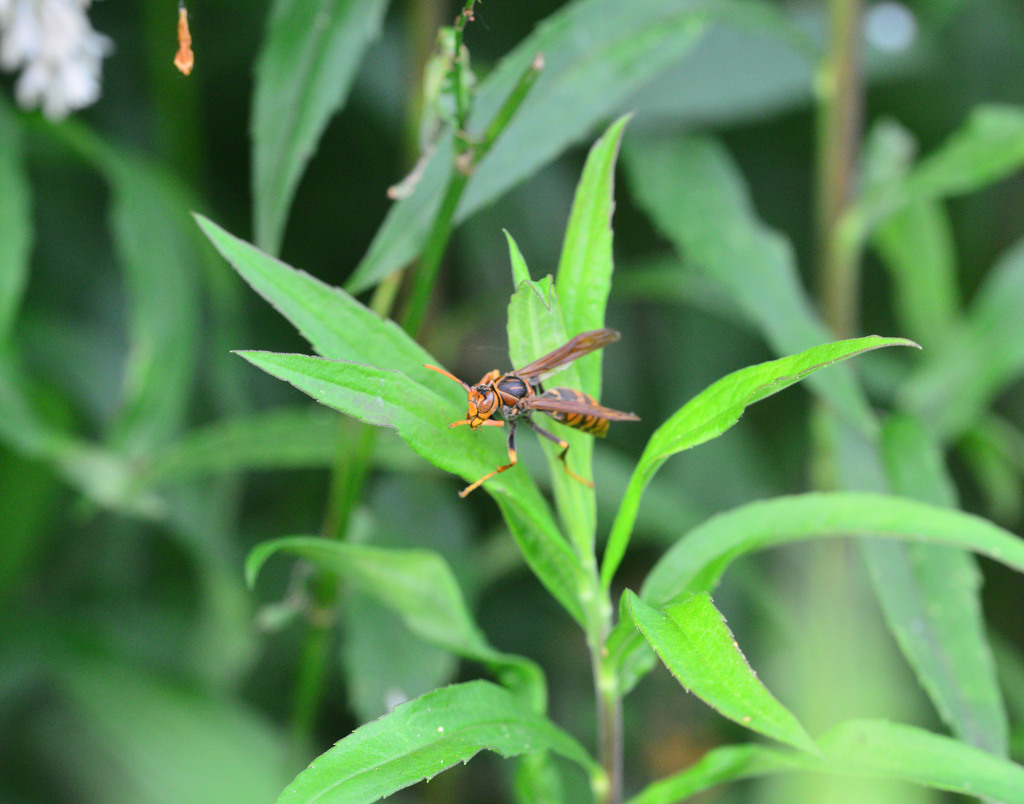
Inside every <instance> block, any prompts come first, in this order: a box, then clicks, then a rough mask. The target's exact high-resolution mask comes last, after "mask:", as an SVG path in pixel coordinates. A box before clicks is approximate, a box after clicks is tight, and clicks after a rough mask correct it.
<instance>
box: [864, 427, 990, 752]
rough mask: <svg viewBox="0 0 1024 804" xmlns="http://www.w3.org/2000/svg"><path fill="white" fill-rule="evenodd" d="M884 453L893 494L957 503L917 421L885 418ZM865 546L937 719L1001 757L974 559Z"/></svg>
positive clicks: (927, 548) (885, 606)
mask: <svg viewBox="0 0 1024 804" xmlns="http://www.w3.org/2000/svg"><path fill="white" fill-rule="evenodd" d="M882 448H883V453H884V456H885V462H886V465H887V475H888V477H889V478H890V483H891V486H892V490H893V492H895V493H897V494H903V495H906V496H910V497H914V498H916V499H920V500H922V501H926V502H930V503H933V504H935V505H941V506H947V507H950V508H952V507H953V506H955V505H956V496H955V491H954V487H953V481H952V479H951V478H950V477H949V476H948V474H947V473H946V471H945V467H944V466H943V465H942V454H941V448H940V447H939V445H938V443H937V442H936V441H935V440H934V439H933V438H932V437H930V436H929V434H928V433H927V432H926V431H925V430H924V428H923V427H922V425H921V424H920V423H918V422H917V421H916V420H914V419H911V418H909V417H906V416H903V417H894V418H892V419H890V420H889V421H888V422H886V424H885V426H884V427H883V429H882ZM867 547H868V548H869V549H865V550H864V551H863V552H864V556H865V560H866V562H867V565H868V568H869V570H870V572H871V578H872V582H873V584H874V587H875V593H876V595H877V596H878V599H879V601H880V602H881V604H882V611H883V613H884V614H885V618H886V622H887V623H888V625H889V630H890V631H891V632H892V633H893V636H895V637H896V640H897V642H898V643H899V646H900V650H902V651H903V655H904V656H906V657H907V661H908V662H909V663H910V665H911V667H913V668H914V672H915V673H916V674H917V677H918V679H919V680H920V682H921V685H922V687H923V688H924V689H925V690H926V691H927V692H928V695H929V697H930V698H931V699H932V701H933V702H934V704H935V707H936V709H938V712H939V714H940V716H941V717H942V719H943V720H944V721H945V722H946V723H947V724H948V726H949V727H950V729H952V731H953V733H954V734H955V735H956V736H958V737H959V738H960V739H962V740H964V741H965V742H968V743H970V744H972V745H976V746H978V747H979V748H983V749H985V750H986V751H989V752H991V753H993V754H1005V753H1006V750H1007V739H1008V731H1009V727H1008V725H1007V718H1006V711H1005V709H1004V707H1003V701H1002V695H1001V693H1000V691H999V684H998V681H997V680H996V670H995V662H994V660H993V657H992V649H991V648H990V647H989V644H988V638H987V635H986V633H985V630H986V629H985V621H984V615H983V613H982V610H981V599H980V594H981V580H982V579H981V572H980V570H979V569H978V566H977V563H976V562H975V559H974V556H972V555H970V554H969V553H965V552H964V551H962V550H957V549H953V548H950V547H944V546H941V545H934V544H913V543H905V542H891V541H887V542H880V541H874V542H873V543H871V544H870V545H868V546H867Z"/></svg>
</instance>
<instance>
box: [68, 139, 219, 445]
mask: <svg viewBox="0 0 1024 804" xmlns="http://www.w3.org/2000/svg"><path fill="white" fill-rule="evenodd" d="M50 130H51V131H52V132H53V133H54V134H55V135H57V136H58V137H59V138H60V139H61V141H62V142H63V143H64V144H66V145H67V146H68V147H69V148H71V149H72V150H74V151H75V152H76V153H78V154H79V155H81V156H82V158H84V159H85V160H86V161H88V162H89V163H90V164H91V165H92V166H93V167H94V168H95V169H96V170H97V171H98V172H99V173H101V174H102V175H103V177H104V179H106V181H107V182H108V184H109V185H110V190H111V193H112V196H113V199H112V203H111V205H110V228H111V232H112V234H113V238H114V245H115V247H116V249H117V253H118V257H119V260H120V263H121V266H122V269H123V270H124V272H125V280H126V287H127V293H128V303H129V315H128V333H127V334H128V343H129V352H128V359H127V363H126V366H125V370H124V378H123V379H122V385H123V400H122V404H121V406H120V409H119V419H118V421H117V422H116V424H115V426H114V428H113V433H112V435H111V440H112V441H114V442H115V443H116V444H117V445H118V448H119V449H121V450H122V451H124V452H125V453H127V455H128V456H129V457H131V458H137V457H139V456H142V455H145V454H147V453H149V452H151V451H152V449H153V447H155V446H157V445H160V444H164V443H167V442H168V441H170V440H171V438H172V437H173V436H175V435H176V434H177V432H178V431H179V430H180V428H181V426H182V424H183V422H184V418H185V412H186V409H187V407H188V405H189V403H190V402H191V401H192V383H193V381H194V376H195V372H196V367H197V363H198V356H199V352H198V351H197V350H196V348H195V339H196V333H197V332H198V331H199V329H200V310H199V299H200V291H199V272H198V267H199V265H200V262H201V260H202V255H201V254H200V252H199V248H198V247H199V245H200V243H199V242H198V241H197V240H196V238H195V234H194V231H195V230H194V229H193V227H192V224H191V222H190V221H189V220H188V215H187V212H186V210H187V209H188V208H189V206H191V205H192V201H191V199H190V198H189V197H188V195H187V194H186V193H185V191H184V190H183V189H182V187H181V186H180V185H178V184H177V183H176V182H175V181H174V180H173V178H172V177H171V176H169V175H167V174H165V173H164V172H163V171H161V170H160V169H159V168H158V167H157V166H155V165H153V164H151V163H149V162H146V161H144V160H142V159H140V158H137V157H134V156H132V155H131V154H126V153H124V152H123V151H121V150H118V149H116V148H112V147H110V146H109V145H108V144H107V143H105V142H104V141H103V140H102V139H100V138H99V137H97V136H96V135H94V134H93V133H92V132H91V131H89V130H88V129H86V128H84V127H82V126H80V125H77V124H76V123H75V122H74V121H65V122H64V123H63V124H61V125H60V126H57V127H53V128H52V129H50Z"/></svg>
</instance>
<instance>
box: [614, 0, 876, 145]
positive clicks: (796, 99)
mask: <svg viewBox="0 0 1024 804" xmlns="http://www.w3.org/2000/svg"><path fill="white" fill-rule="evenodd" d="M719 8H723V7H722V6H719ZM716 10H717V9H716ZM736 11H737V13H736V15H735V16H734V17H733V18H732V19H729V20H725V22H726V24H724V25H722V24H715V25H713V26H711V28H710V30H709V31H708V32H707V34H706V35H705V36H704V38H703V39H702V40H701V42H700V45H699V47H696V48H694V49H693V50H692V51H691V52H690V53H687V54H686V55H685V56H684V57H683V58H682V59H680V60H679V61H678V62H677V63H676V64H673V65H671V66H669V67H668V68H667V69H665V70H664V71H662V72H661V73H660V74H659V75H657V76H656V77H655V78H654V79H653V80H652V81H650V82H648V83H647V84H646V85H645V86H643V87H642V88H640V89H639V90H638V91H637V92H636V93H634V94H633V96H632V97H630V108H631V109H634V110H635V111H636V115H637V121H638V124H640V123H642V125H643V126H644V127H646V128H650V129H660V130H662V131H664V130H667V129H669V128H671V129H673V130H676V131H683V130H690V131H692V130H695V129H722V128H725V127H729V126H732V125H736V124H744V123H747V122H750V121H758V120H766V119H771V118H773V117H775V116H776V115H779V114H781V113H785V112H788V111H790V110H792V109H798V108H803V107H806V106H808V105H809V104H810V102H811V101H812V100H813V99H814V71H815V66H816V65H817V64H818V62H819V61H820V59H821V49H820V47H819V46H818V45H817V44H816V43H815V42H814V41H813V40H812V39H811V37H810V36H807V35H805V33H804V31H805V30H810V29H813V30H815V31H818V30H819V29H820V30H821V31H822V33H823V32H824V27H825V26H824V19H823V15H824V9H819V8H803V9H800V10H799V11H797V10H796V9H792V8H790V9H789V11H790V16H789V17H787V16H784V15H781V14H779V9H778V8H777V7H773V6H771V5H769V4H760V7H756V6H747V7H742V8H741V7H737V9H736ZM794 12H795V13H794ZM723 16H724V15H723ZM729 23H734V24H729ZM808 23H810V24H809V25H808ZM820 38H823V37H820ZM867 56H868V59H867V61H866V64H865V67H866V68H867V73H868V78H869V79H870V77H871V64H870V56H871V54H870V52H869V53H868V54H867ZM695 75H699V76H700V81H694V80H693V76H695Z"/></svg>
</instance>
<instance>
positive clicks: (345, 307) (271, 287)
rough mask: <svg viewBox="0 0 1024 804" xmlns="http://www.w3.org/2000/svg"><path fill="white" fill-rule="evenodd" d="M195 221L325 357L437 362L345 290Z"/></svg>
mask: <svg viewBox="0 0 1024 804" xmlns="http://www.w3.org/2000/svg"><path fill="white" fill-rule="evenodd" d="M195 217H196V221H197V222H198V223H199V226H200V228H202V230H203V231H204V232H205V233H206V236H207V237H209V238H210V240H211V241H212V242H213V245H214V247H215V248H216V249H217V251H219V252H220V253H221V255H222V256H223V257H224V259H226V260H227V261H228V262H229V263H231V265H232V266H233V267H234V269H235V270H236V271H238V273H239V274H240V275H241V277H242V278H243V279H244V280H245V281H246V282H248V283H249V284H250V285H251V286H252V289H253V290H255V291H256V292H257V293H259V294H260V296H262V297H263V298H264V299H266V300H267V301H268V302H269V303H270V304H272V305H273V306H274V308H275V309H276V310H277V311H278V312H280V313H281V315H283V316H284V317H285V318H287V319H288V320H289V321H290V322H291V323H292V325H293V326H294V327H295V328H296V329H297V330H298V331H299V332H300V333H301V334H302V336H303V337H304V338H305V339H306V340H307V341H309V343H310V345H311V346H312V347H313V348H314V349H315V350H316V351H317V352H318V353H319V354H321V355H323V356H324V357H329V358H333V359H336V360H355V361H358V362H360V363H369V364H371V365H381V366H390V367H392V368H395V369H399V370H403V371H410V370H413V369H421V368H422V367H423V364H424V363H433V362H434V359H433V357H432V356H431V354H430V353H429V352H427V351H426V350H425V349H424V348H423V347H422V346H420V345H419V344H418V343H416V341H414V340H413V339H412V338H410V337H409V334H408V333H407V332H405V331H404V330H403V329H402V328H401V327H400V326H398V325H397V324H396V323H395V322H394V321H392V320H390V319H386V318H381V316H379V315H377V314H376V313H374V312H373V311H372V310H370V309H369V308H368V307H366V306H364V305H363V304H360V303H359V302H358V301H357V300H356V299H354V298H353V297H352V296H350V295H349V294H347V293H346V292H345V291H343V290H341V289H340V288H336V287H332V286H330V285H328V284H326V283H324V282H321V281H320V280H319V279H317V278H316V277H314V276H311V275H310V274H307V273H306V272H305V271H300V270H298V269H297V268H292V267H291V266H290V265H287V264H285V263H283V262H281V261H280V260H278V259H276V258H275V257H271V256H270V255H269V254H266V253H264V252H263V251H261V250H260V249H258V248H256V247H255V246H253V245H252V244H250V243H247V242H246V241H244V240H242V239H241V238H238V237H235V236H234V235H232V234H230V233H229V232H227V231H225V230H224V229H222V228H221V227H219V226H218V225H217V224H215V223H214V222H213V221H211V220H209V219H207V218H204V217H203V216H202V215H196V216H195ZM416 376H417V379H418V382H419V383H421V384H422V385H425V386H426V387H427V388H431V389H433V390H434V391H435V392H436V393H440V394H442V395H443V396H446V397H447V396H452V397H454V396H455V395H454V394H453V393H452V389H453V388H454V387H457V386H455V385H454V384H453V383H452V381H451V380H448V379H445V378H444V377H442V376H441V375H440V374H437V373H435V372H433V371H427V370H423V371H422V372H417V375H416ZM463 410H465V408H463Z"/></svg>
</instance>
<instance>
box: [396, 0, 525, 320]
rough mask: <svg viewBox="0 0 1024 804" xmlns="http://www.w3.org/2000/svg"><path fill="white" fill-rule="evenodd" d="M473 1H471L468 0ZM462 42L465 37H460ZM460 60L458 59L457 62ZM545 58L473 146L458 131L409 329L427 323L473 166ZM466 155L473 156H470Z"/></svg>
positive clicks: (408, 314) (407, 312) (415, 288)
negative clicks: (431, 301) (433, 295)
mask: <svg viewBox="0 0 1024 804" xmlns="http://www.w3.org/2000/svg"><path fill="white" fill-rule="evenodd" d="M467 5H471V4H467ZM459 41H460V42H461V39H460V40H459ZM456 63H458V62H456ZM543 66H544V60H543V59H542V58H541V57H540V56H538V57H536V58H534V60H533V61H532V62H531V63H530V65H529V66H528V67H527V68H526V70H525V71H524V72H523V74H522V75H521V76H520V78H519V81H517V82H516V86H515V87H514V88H513V90H512V92H510V93H509V96H508V98H506V99H505V103H503V104H502V106H501V109H499V110H498V113H497V114H496V115H495V116H494V119H493V120H492V121H491V124H490V125H489V126H488V127H487V130H486V131H485V132H484V137H483V140H482V141H481V142H480V143H479V144H477V145H476V147H474V148H471V149H466V148H463V147H462V146H463V145H466V144H467V143H468V140H466V139H465V136H464V134H463V133H462V132H461V131H456V132H455V151H456V157H455V167H454V169H453V170H452V173H451V177H450V178H449V179H448V187H447V188H446V189H445V193H444V198H443V199H442V200H441V207H440V209H439V210H438V212H437V215H436V216H435V217H434V225H433V227H432V228H431V230H430V235H429V236H428V238H427V244H426V246H425V247H424V249H423V254H422V255H421V257H420V264H419V267H418V269H417V271H416V276H415V278H414V280H413V287H412V291H411V293H410V297H409V303H408V306H407V307H406V310H405V314H404V315H403V316H402V327H403V328H404V329H405V331H406V332H409V333H411V334H415V333H416V332H418V331H419V328H420V325H421V324H422V323H423V316H424V315H425V313H426V310H427V305H428V304H429V303H430V294H431V293H432V292H433V290H434V285H435V284H436V283H437V274H438V271H439V270H440V268H441V260H442V258H443V257H444V252H445V249H446V248H447V247H448V239H449V237H450V236H451V231H452V224H453V221H454V219H455V211H456V210H457V209H458V206H459V201H460V200H461V199H462V193H463V191H464V190H465V189H466V185H467V184H468V183H469V177H470V176H471V175H472V172H473V169H474V168H475V167H476V165H477V164H478V163H479V162H480V160H481V159H483V158H484V156H486V155H487V152H488V151H489V150H490V148H491V146H492V145H493V144H494V141H495V140H497V139H498V136H499V135H500V134H501V132H502V131H503V130H504V128H505V126H507V125H508V122H509V120H511V119H512V116H513V115H514V114H515V112H516V110H517V109H518V108H519V106H520V105H521V104H522V102H523V100H524V99H525V98H526V95H527V93H528V92H529V91H530V88H531V87H532V86H533V85H534V83H535V82H536V80H537V76H538V75H539V74H540V70H541V68H543ZM466 157H469V158H468V159H466Z"/></svg>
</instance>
